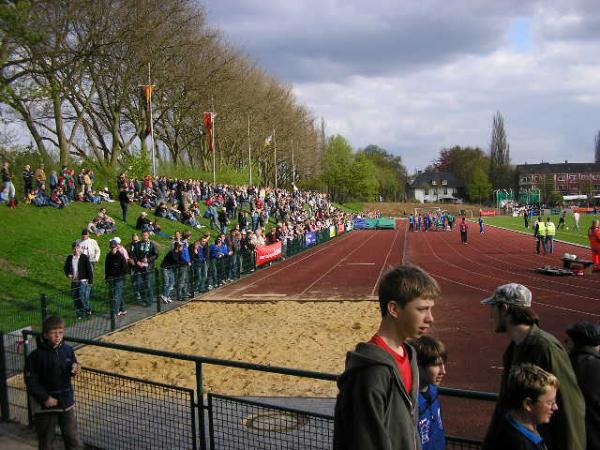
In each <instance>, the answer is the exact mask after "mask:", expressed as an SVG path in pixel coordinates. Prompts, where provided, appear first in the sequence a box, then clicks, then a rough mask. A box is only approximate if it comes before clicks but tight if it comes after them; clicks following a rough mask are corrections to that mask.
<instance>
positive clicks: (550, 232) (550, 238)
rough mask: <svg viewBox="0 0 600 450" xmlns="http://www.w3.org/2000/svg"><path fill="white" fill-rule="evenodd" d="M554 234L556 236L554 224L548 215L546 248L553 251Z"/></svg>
mask: <svg viewBox="0 0 600 450" xmlns="http://www.w3.org/2000/svg"><path fill="white" fill-rule="evenodd" d="M554 236H556V225H554V222H552V219H551V218H550V216H548V217H547V218H546V250H547V251H549V252H550V254H552V253H554Z"/></svg>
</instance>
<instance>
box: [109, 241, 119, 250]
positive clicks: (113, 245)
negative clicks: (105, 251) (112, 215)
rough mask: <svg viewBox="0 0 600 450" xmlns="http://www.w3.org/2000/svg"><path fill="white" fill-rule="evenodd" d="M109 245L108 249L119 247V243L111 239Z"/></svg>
mask: <svg viewBox="0 0 600 450" xmlns="http://www.w3.org/2000/svg"><path fill="white" fill-rule="evenodd" d="M109 245H110V248H115V247H118V246H119V243H118V242H117V241H115V240H114V239H113V240H112V241H110V243H109Z"/></svg>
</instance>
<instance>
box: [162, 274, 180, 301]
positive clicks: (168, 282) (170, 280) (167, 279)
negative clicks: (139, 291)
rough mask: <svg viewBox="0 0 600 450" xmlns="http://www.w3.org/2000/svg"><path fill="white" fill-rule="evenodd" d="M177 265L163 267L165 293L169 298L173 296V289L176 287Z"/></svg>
mask: <svg viewBox="0 0 600 450" xmlns="http://www.w3.org/2000/svg"><path fill="white" fill-rule="evenodd" d="M175 270H177V269H176V268H175V267H167V268H165V269H163V276H164V287H163V295H164V296H165V297H167V298H170V297H171V291H173V289H175Z"/></svg>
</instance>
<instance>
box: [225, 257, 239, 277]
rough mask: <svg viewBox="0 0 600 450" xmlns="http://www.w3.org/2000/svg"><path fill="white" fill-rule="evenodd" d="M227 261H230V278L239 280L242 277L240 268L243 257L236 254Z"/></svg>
mask: <svg viewBox="0 0 600 450" xmlns="http://www.w3.org/2000/svg"><path fill="white" fill-rule="evenodd" d="M227 259H229V276H228V278H229V279H231V280H233V279H235V278H239V277H240V266H241V260H242V258H241V256H240V254H239V253H237V252H236V253H234V254H233V255H231V256H230V257H228V258H227Z"/></svg>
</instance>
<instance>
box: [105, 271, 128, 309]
mask: <svg viewBox="0 0 600 450" xmlns="http://www.w3.org/2000/svg"><path fill="white" fill-rule="evenodd" d="M124 285H125V279H124V278H112V279H110V280H108V287H109V289H110V294H111V299H112V311H113V314H117V313H119V312H122V311H125V299H124V298H123V287H124Z"/></svg>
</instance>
